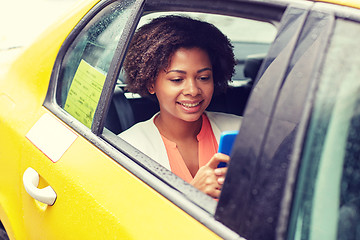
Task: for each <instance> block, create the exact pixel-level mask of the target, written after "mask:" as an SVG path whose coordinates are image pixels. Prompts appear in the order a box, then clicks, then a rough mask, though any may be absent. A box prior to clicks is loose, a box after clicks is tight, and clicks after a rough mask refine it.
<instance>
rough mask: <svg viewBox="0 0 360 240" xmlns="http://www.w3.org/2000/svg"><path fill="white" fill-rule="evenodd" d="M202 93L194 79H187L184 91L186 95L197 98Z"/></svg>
mask: <svg viewBox="0 0 360 240" xmlns="http://www.w3.org/2000/svg"><path fill="white" fill-rule="evenodd" d="M200 93H201V89H200V88H199V86H198V82H197V81H196V79H194V78H190V79H186V81H185V86H184V90H183V94H184V95H191V96H196V95H198V94H200Z"/></svg>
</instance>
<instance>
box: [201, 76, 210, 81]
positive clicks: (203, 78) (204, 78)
mask: <svg viewBox="0 0 360 240" xmlns="http://www.w3.org/2000/svg"><path fill="white" fill-rule="evenodd" d="M199 79H200V80H201V81H208V80H210V76H200V77H199Z"/></svg>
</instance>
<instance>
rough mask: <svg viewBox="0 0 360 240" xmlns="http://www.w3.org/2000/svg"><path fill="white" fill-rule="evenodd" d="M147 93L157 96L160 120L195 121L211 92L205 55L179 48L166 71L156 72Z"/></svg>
mask: <svg viewBox="0 0 360 240" xmlns="http://www.w3.org/2000/svg"><path fill="white" fill-rule="evenodd" d="M149 92H150V93H156V97H157V99H158V101H159V104H160V116H161V118H162V119H165V117H166V118H167V119H173V120H175V119H181V120H183V121H187V122H193V121H196V120H198V119H199V118H200V116H201V115H202V113H203V112H204V111H205V109H206V108H207V106H208V105H209V103H210V101H211V98H212V95H213V92H214V80H213V72H212V65H211V62H210V59H209V56H208V54H207V53H206V52H205V51H204V50H202V49H200V48H190V49H187V48H180V49H178V50H177V51H176V52H175V53H174V54H173V56H172V57H171V59H170V64H169V66H168V68H167V69H163V70H160V71H159V74H158V76H157V78H156V80H155V83H154V85H153V86H152V87H151V88H150V89H149Z"/></svg>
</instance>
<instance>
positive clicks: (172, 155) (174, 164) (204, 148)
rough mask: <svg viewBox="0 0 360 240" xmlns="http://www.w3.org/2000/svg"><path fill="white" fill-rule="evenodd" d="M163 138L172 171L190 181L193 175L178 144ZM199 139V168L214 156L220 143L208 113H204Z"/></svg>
mask: <svg viewBox="0 0 360 240" xmlns="http://www.w3.org/2000/svg"><path fill="white" fill-rule="evenodd" d="M161 137H162V140H163V142H164V144H165V148H166V152H167V155H168V158H169V162H170V168H171V171H172V172H173V173H174V174H176V175H177V176H179V177H181V178H182V179H184V180H185V181H186V182H188V183H190V182H191V181H192V180H193V177H192V175H191V173H190V171H189V169H188V168H187V166H186V164H185V162H184V160H183V158H182V157H181V155H180V152H179V150H178V148H177V146H176V143H174V142H172V141H170V140H169V139H167V138H165V137H164V136H162V135H161ZM197 140H198V161H199V168H200V167H202V166H204V165H206V164H207V163H208V162H209V160H210V159H211V158H212V156H213V155H214V154H215V153H216V152H217V149H218V143H217V141H216V138H215V135H214V133H213V131H212V128H211V125H210V121H209V119H208V117H207V116H206V114H203V115H202V126H201V130H200V132H199V134H198V135H197Z"/></svg>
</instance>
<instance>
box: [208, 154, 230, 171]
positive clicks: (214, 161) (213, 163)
mask: <svg viewBox="0 0 360 240" xmlns="http://www.w3.org/2000/svg"><path fill="white" fill-rule="evenodd" d="M229 161H230V157H229V156H228V155H225V154H223V153H215V154H214V156H213V157H212V158H211V159H210V161H209V162H208V163H207V166H209V167H210V168H212V169H216V168H217V166H218V165H219V163H220V162H225V163H228V162H229Z"/></svg>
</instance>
